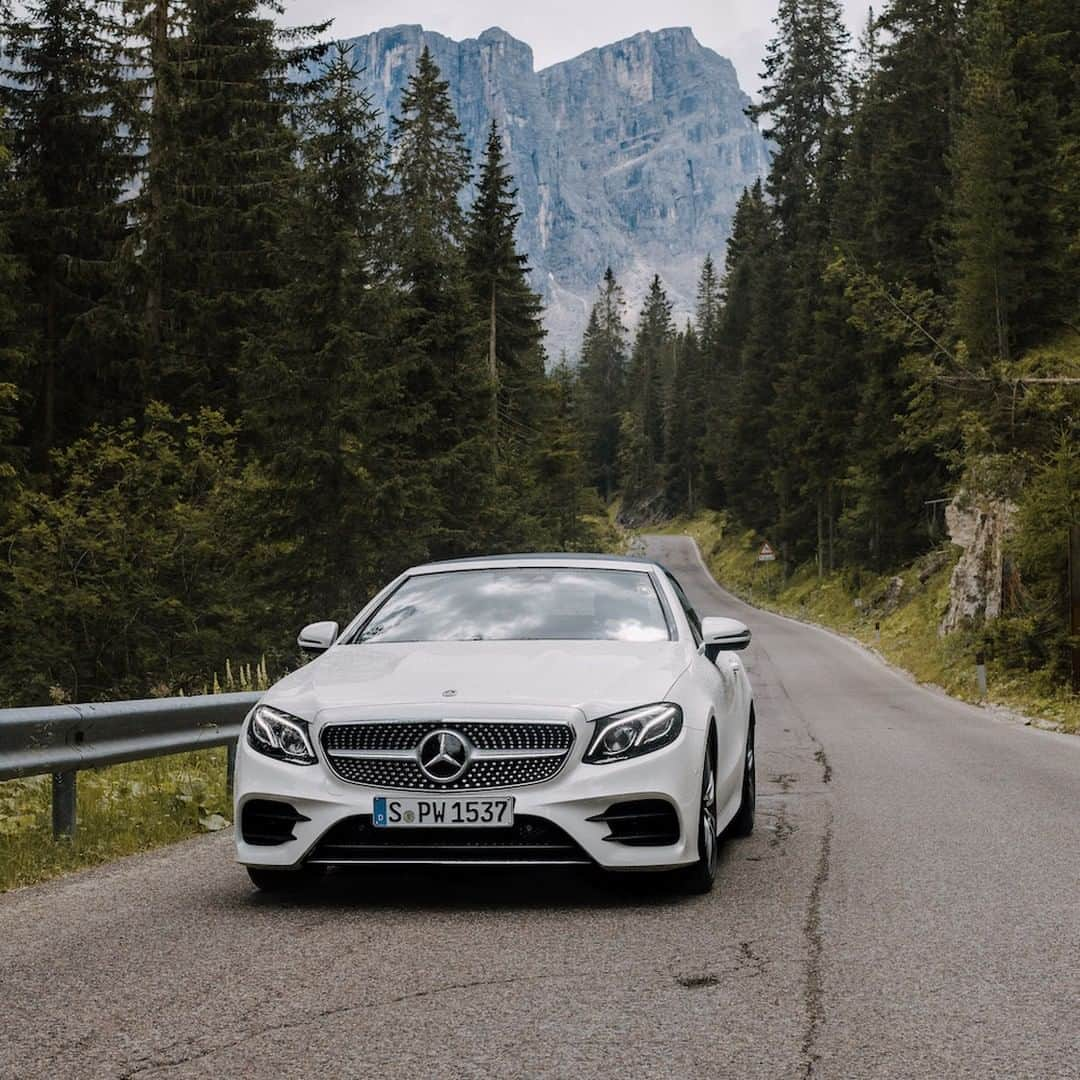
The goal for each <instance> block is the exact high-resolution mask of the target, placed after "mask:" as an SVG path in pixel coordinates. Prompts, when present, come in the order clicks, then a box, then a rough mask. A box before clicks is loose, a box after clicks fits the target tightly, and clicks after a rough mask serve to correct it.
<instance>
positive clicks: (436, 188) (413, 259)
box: [390, 47, 495, 554]
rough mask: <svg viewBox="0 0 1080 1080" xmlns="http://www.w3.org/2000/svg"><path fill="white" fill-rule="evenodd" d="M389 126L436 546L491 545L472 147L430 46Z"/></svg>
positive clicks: (413, 410)
mask: <svg viewBox="0 0 1080 1080" xmlns="http://www.w3.org/2000/svg"><path fill="white" fill-rule="evenodd" d="M392 129H393V143H394V154H393V167H392V172H391V177H392V181H393V194H392V198H391V204H390V222H391V228H392V236H393V241H394V243H393V254H394V259H395V262H396V264H397V273H398V279H399V281H400V284H401V287H402V289H403V291H404V296H403V305H402V308H401V311H400V313H399V318H398V333H399V335H400V337H399V341H398V348H399V350H400V354H399V355H400V358H401V362H402V364H403V366H404V370H405V381H404V398H403V400H402V406H403V408H404V409H405V411H406V412H407V413H408V414H409V415H410V416H411V417H412V419H413V423H414V430H413V433H412V439H413V445H414V447H415V449H416V452H417V454H418V456H419V459H420V461H421V462H422V463H423V467H424V468H426V469H427V470H429V473H430V475H431V477H432V480H433V483H434V485H435V490H436V491H437V493H438V501H437V505H436V511H435V512H436V514H437V521H438V524H437V528H436V530H435V532H434V533H433V536H432V542H431V552H432V553H433V554H452V553H456V552H461V551H471V550H476V549H478V548H481V547H483V546H484V540H485V531H486V528H487V526H486V523H487V521H488V514H489V512H490V509H491V505H492V500H493V492H494V483H495V476H494V467H493V453H492V443H491V425H490V416H491V408H490V402H491V383H490V379H489V375H488V369H487V364H486V357H485V354H484V353H482V352H480V351H479V350H477V348H476V334H475V327H476V320H475V316H474V314H473V305H472V297H471V295H470V290H469V282H468V279H467V277H466V274H465V257H464V251H463V248H462V244H463V241H464V237H465V216H464V214H463V212H462V209H461V203H460V197H461V192H462V189H463V188H464V186H465V184H466V183H467V181H468V179H469V175H470V166H469V156H468V151H467V150H466V148H465V141H464V136H463V135H462V133H461V128H460V126H459V124H458V121H457V117H456V116H455V115H454V110H453V107H452V105H451V103H450V91H449V86H448V84H447V83H446V81H445V80H444V79H443V78H442V77H441V75H440V72H439V69H438V66H437V65H436V64H435V61H434V60H433V59H432V57H431V53H430V51H429V50H428V49H427V48H426V47H425V49H424V51H423V52H422V53H421V54H420V58H419V62H418V64H417V69H416V72H415V74H413V75H412V76H411V77H410V79H409V84H408V86H407V87H406V89H405V92H404V93H403V94H402V97H401V115H400V116H398V117H395V118H394V120H393V124H392ZM479 463H485V464H486V466H487V467H486V468H484V467H482V466H481V465H480V464H479Z"/></svg>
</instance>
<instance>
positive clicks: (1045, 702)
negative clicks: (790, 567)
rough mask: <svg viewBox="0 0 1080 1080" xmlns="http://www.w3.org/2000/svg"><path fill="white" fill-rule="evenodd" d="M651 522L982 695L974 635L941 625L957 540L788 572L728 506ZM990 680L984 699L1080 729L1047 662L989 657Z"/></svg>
mask: <svg viewBox="0 0 1080 1080" xmlns="http://www.w3.org/2000/svg"><path fill="white" fill-rule="evenodd" d="M649 531H651V532H666V533H686V534H689V535H690V536H692V537H693V538H694V539H695V540H696V541H697V542H698V546H699V547H700V549H701V554H702V558H704V559H705V562H706V563H707V564H708V566H709V569H710V570H711V571H712V574H713V576H714V577H715V578H716V580H717V581H719V582H720V584H721V585H723V586H724V587H725V588H726V589H728V590H730V591H731V592H733V593H735V595H736V596H739V597H741V598H742V599H744V600H748V601H749V602H751V603H753V604H755V605H756V606H758V607H762V608H765V609H767V610H772V611H777V612H780V613H781V614H784V615H790V616H792V617H794V618H797V619H802V620H803V621H805V622H811V623H817V624H819V625H821V626H825V627H828V628H829V629H830V630H836V631H838V632H840V633H842V634H847V635H848V636H850V637H852V638H855V639H856V640H858V641H860V642H862V643H863V644H864V645H867V646H869V647H871V648H873V649H875V650H877V652H878V653H880V655H881V656H882V657H883V658H884V659H885V660H887V661H888V662H889V663H891V664H894V665H896V666H897V667H899V668H902V669H904V670H905V671H907V672H908V673H909V674H911V675H912V676H914V678H916V679H917V680H918V681H919V682H921V683H926V684H929V685H932V686H936V687H939V688H941V689H942V690H944V691H946V692H947V693H949V694H951V695H952V696H953V697H957V698H960V699H961V700H964V701H969V702H972V703H973V704H979V703H980V702H979V689H978V684H977V681H976V674H975V653H976V650H977V649H978V647H979V639H978V637H977V635H976V634H974V633H963V632H958V633H954V634H950V635H949V636H948V637H944V638H942V637H940V636H939V635H938V625H939V624H940V622H941V619H942V617H943V616H944V614H945V610H946V607H947V606H948V597H949V578H950V576H951V574H952V571H953V567H954V566H955V564H956V561H957V559H958V558H959V556H960V549H959V548H957V547H954V546H953V545H943V546H942V547H941V548H938V549H936V550H934V551H931V552H929V553H928V554H926V555H924V556H922V557H921V558H919V559H917V560H916V561H915V562H913V563H911V564H910V565H908V566H904V567H900V568H898V569H896V570H895V571H894V572H892V573H887V574H870V573H867V572H865V571H863V572H861V573H854V572H852V571H850V570H849V571H839V572H836V573H833V574H828V575H826V576H825V577H823V578H819V577H818V576H817V572H816V569H815V568H814V567H813V566H802V567H799V568H798V569H796V571H795V572H794V573H793V574H792V575H791V576H790V577H788V578H787V579H786V580H785V578H784V576H783V571H782V568H781V567H780V564H779V563H764V564H759V563H758V562H757V553H758V551H759V549H760V546H761V543H762V540H763V539H764V538H763V537H761V536H758V535H757V534H756V533H755V532H753V531H752V530H740V529H738V528H737V527H735V526H734V525H733V523H732V522H731V521H730V519H729V518H728V516H727V515H726V514H724V513H722V512H715V511H707V512H704V513H702V514H699V515H697V516H695V517H693V518H684V519H679V520H676V521H672V522H670V523H669V524H668V525H666V526H664V527H661V528H656V529H650V530H649ZM987 683H988V702H986V704H989V705H991V706H1000V707H1003V708H1005V709H1008V710H1010V711H1013V712H1016V713H1019V714H1021V715H1022V716H1024V717H1029V718H1031V719H1032V720H1034V721H1035V722H1037V723H1039V724H1041V725H1044V726H1053V727H1059V728H1060V729H1061V730H1063V731H1068V732H1072V733H1080V696H1077V695H1075V694H1072V693H1071V692H1070V691H1069V690H1068V688H1067V687H1061V686H1055V685H1053V684H1052V683H1051V682H1050V681H1049V679H1048V678H1047V677H1046V676H1045V675H1044V674H1043V673H1042V672H1025V671H1019V670H1016V669H1011V668H1007V667H1005V666H1004V665H1003V664H1002V663H1000V662H996V661H993V660H992V661H991V662H990V663H989V664H988V665H987Z"/></svg>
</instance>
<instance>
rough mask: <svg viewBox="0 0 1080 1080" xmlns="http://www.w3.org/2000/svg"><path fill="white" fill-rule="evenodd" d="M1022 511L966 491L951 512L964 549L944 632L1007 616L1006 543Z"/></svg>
mask: <svg viewBox="0 0 1080 1080" xmlns="http://www.w3.org/2000/svg"><path fill="white" fill-rule="evenodd" d="M1015 513H1016V506H1015V505H1014V504H1013V503H1011V502H1009V501H1007V500H1004V499H980V498H977V497H974V496H972V495H970V494H968V493H966V492H961V493H960V494H959V495H957V496H956V498H955V499H953V500H952V502H950V503H949V504H948V506H947V507H946V508H945V524H946V525H947V527H948V529H949V537H950V539H951V540H952V542H953V543H954V544H956V545H957V546H958V547H961V548H963V549H964V553H963V554H962V555H961V556H960V561H959V562H958V563H957V564H956V567H955V569H954V570H953V574H952V578H951V579H950V581H949V607H948V610H947V611H946V613H945V617H944V619H942V620H941V626H940V627H939V629H938V632H939V633H940V634H941V635H942V636H943V637H944V636H945V635H946V634H949V633H951V632H952V631H954V630H957V629H959V628H960V627H962V626H966V625H971V624H972V623H977V622H979V621H981V620H985V619H996V618H997V617H998V616H999V615H1000V614H1001V600H1002V567H1003V564H1004V554H1005V542H1006V540H1007V538H1008V535H1009V531H1010V529H1011V527H1012V521H1013V517H1014V515H1015Z"/></svg>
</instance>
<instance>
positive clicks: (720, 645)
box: [701, 615, 750, 660]
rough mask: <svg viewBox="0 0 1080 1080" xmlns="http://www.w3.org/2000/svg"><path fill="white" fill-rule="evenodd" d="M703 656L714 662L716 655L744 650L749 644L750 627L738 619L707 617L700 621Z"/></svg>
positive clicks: (717, 616)
mask: <svg viewBox="0 0 1080 1080" xmlns="http://www.w3.org/2000/svg"><path fill="white" fill-rule="evenodd" d="M701 636H702V638H704V648H705V655H706V656H707V657H708V658H709V659H710V660H715V659H716V657H717V654H718V653H721V652H732V651H737V650H739V649H745V648H746V646H747V645H749V644H750V627H748V626H747V625H746V623H742V622H739V620H738V619H726V618H723V617H721V616H719V615H709V616H706V618H704V619H702V620H701Z"/></svg>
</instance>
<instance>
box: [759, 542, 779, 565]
mask: <svg viewBox="0 0 1080 1080" xmlns="http://www.w3.org/2000/svg"><path fill="white" fill-rule="evenodd" d="M757 561H758V562H776V552H775V551H773V549H772V548H771V547H770V546H769V541H768V540H766V541H765V543H764V544H762V545H761V550H760V551H759V552H758V554H757Z"/></svg>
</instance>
